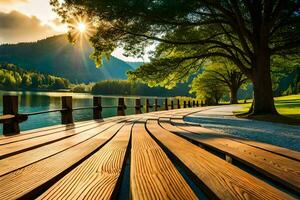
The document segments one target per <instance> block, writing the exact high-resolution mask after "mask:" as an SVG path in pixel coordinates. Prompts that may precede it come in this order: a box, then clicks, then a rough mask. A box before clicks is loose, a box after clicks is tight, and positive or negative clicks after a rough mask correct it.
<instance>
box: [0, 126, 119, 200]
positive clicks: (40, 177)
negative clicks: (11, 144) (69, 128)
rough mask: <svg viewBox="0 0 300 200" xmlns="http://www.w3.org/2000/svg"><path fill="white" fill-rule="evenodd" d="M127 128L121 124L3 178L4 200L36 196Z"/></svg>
mask: <svg viewBox="0 0 300 200" xmlns="http://www.w3.org/2000/svg"><path fill="white" fill-rule="evenodd" d="M123 125H124V123H118V124H117V125H115V126H112V127H111V128H109V129H107V130H105V131H103V132H102V133H100V134H96V135H95V136H94V137H91V138H89V139H88V140H85V141H83V142H82V143H78V144H77V145H75V146H72V147H70V148H68V149H65V150H64V151H62V152H59V153H57V154H55V155H53V156H50V157H48V158H46V159H43V160H39V161H38V162H35V163H32V164H30V165H28V166H24V167H23V168H21V169H19V170H16V171H13V172H11V173H9V174H6V175H4V176H1V177H0V185H1V187H0V199H1V200H6V199H17V198H20V197H22V196H24V195H27V194H28V193H34V191H35V189H36V188H38V187H39V186H41V185H43V184H45V183H47V182H49V181H50V180H51V179H53V178H54V177H59V176H60V174H62V173H63V172H64V171H65V170H67V169H69V168H70V167H71V166H74V165H75V164H76V163H78V162H79V161H80V160H82V159H83V158H85V157H86V156H88V155H89V154H91V153H92V152H93V151H95V150H97V149H98V148H99V147H101V146H102V145H103V144H105V143H106V142H107V141H108V140H109V139H111V138H112V137H113V136H114V135H115V134H116V132H117V131H118V130H119V129H120V128H121V127H122V126H123ZM95 132H98V131H97V130H95ZM98 133H99V132H98ZM18 155H19V154H18Z"/></svg>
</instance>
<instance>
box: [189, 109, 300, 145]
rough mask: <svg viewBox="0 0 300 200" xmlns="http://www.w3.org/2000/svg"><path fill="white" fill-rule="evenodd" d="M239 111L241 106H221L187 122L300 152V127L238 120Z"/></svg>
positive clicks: (194, 115)
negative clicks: (234, 112) (236, 114)
mask: <svg viewBox="0 0 300 200" xmlns="http://www.w3.org/2000/svg"><path fill="white" fill-rule="evenodd" d="M239 109H241V106H239V105H229V106H220V107H217V108H212V109H209V110H206V111H202V112H199V113H196V114H193V115H190V116H188V117H186V118H185V120H186V121H188V122H194V123H200V124H201V125H202V126H203V127H206V128H210V129H214V130H216V131H218V132H219V133H220V134H230V135H235V136H240V137H244V138H248V139H252V140H256V141H261V142H266V143H270V144H274V145H278V146H282V147H285V148H289V149H293V150H296V151H300V126H295V125H286V124H279V123H272V122H263V121H256V120H250V119H241V118H237V117H235V116H234V115H233V114H232V112H233V111H235V110H239Z"/></svg>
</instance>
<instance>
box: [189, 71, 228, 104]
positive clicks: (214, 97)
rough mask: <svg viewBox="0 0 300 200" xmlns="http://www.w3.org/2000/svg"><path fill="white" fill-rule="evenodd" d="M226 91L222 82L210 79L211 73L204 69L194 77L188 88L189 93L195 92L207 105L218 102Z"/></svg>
mask: <svg viewBox="0 0 300 200" xmlns="http://www.w3.org/2000/svg"><path fill="white" fill-rule="evenodd" d="M227 92H228V90H227V88H226V87H225V86H224V84H223V83H222V82H220V81H215V79H211V74H210V73H209V72H206V71H205V72H204V73H203V74H199V75H198V76H197V77H196V78H194V80H193V82H192V84H191V89H190V93H195V94H196V97H197V99H202V100H204V101H205V103H206V104H207V105H214V104H219V101H220V100H221V98H222V97H223V96H224V95H225V94H226V93H227Z"/></svg>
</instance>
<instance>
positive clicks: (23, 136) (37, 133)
mask: <svg viewBox="0 0 300 200" xmlns="http://www.w3.org/2000/svg"><path fill="white" fill-rule="evenodd" d="M91 123H95V122H94V121H93V122H91V121H89V122H85V123H79V124H78V123H76V124H68V125H57V126H53V127H44V128H39V129H35V130H32V131H29V132H26V131H25V132H21V133H20V134H17V135H12V136H3V137H1V138H0V146H2V145H6V144H10V143H13V142H18V141H22V140H27V139H31V138H34V137H41V136H44V135H49V134H52V133H57V132H61V131H66V130H70V129H74V128H76V127H81V126H84V125H88V124H91Z"/></svg>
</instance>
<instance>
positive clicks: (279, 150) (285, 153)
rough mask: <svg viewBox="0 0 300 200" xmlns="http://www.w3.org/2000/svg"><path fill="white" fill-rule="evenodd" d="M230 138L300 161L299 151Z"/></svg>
mask: <svg viewBox="0 0 300 200" xmlns="http://www.w3.org/2000/svg"><path fill="white" fill-rule="evenodd" d="M172 121H173V120H172ZM174 122H175V121H174ZM196 131H197V130H196ZM228 137H231V138H232V139H234V140H236V141H239V142H242V143H245V144H248V145H251V146H254V147H258V148H261V149H264V150H266V151H270V152H273V153H276V154H279V155H282V156H285V157H288V158H291V159H294V160H297V161H300V152H298V151H294V150H291V149H287V148H283V147H279V146H276V145H272V144H267V143H263V142H259V141H253V140H249V139H246V138H240V137H237V136H230V135H228Z"/></svg>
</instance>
